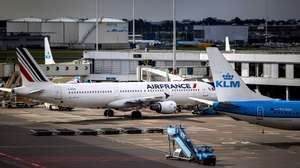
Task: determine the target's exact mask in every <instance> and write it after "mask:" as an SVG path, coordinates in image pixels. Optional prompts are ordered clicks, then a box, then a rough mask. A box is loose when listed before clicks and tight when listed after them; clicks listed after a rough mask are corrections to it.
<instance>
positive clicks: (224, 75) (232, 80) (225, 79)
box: [206, 47, 270, 102]
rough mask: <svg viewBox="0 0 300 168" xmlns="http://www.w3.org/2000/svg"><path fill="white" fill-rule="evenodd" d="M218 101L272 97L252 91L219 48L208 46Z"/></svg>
mask: <svg viewBox="0 0 300 168" xmlns="http://www.w3.org/2000/svg"><path fill="white" fill-rule="evenodd" d="M206 50H207V54H208V59H209V64H210V68H211V72H212V76H213V80H214V84H215V88H216V92H217V97H218V101H221V102H226V101H237V100H266V99H270V98H269V97H265V96H263V95H261V94H259V93H255V92H253V91H251V90H250V89H249V88H248V87H247V85H246V84H245V83H244V82H243V80H242V79H241V78H240V76H239V75H238V74H237V73H236V72H235V70H234V69H233V67H232V66H231V65H230V64H229V63H228V62H227V61H226V59H225V57H224V56H223V55H222V54H221V52H220V51H219V49H218V48H215V47H208V48H206Z"/></svg>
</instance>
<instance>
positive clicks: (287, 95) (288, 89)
mask: <svg viewBox="0 0 300 168" xmlns="http://www.w3.org/2000/svg"><path fill="white" fill-rule="evenodd" d="M289 91H290V88H289V87H288V86H286V87H285V99H286V100H289V99H290V92H289Z"/></svg>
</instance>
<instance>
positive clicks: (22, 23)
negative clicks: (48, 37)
mask: <svg viewBox="0 0 300 168" xmlns="http://www.w3.org/2000/svg"><path fill="white" fill-rule="evenodd" d="M41 24H42V19H40V18H32V17H30V18H19V19H12V20H8V21H7V27H6V31H7V32H17V33H20V32H24V33H39V32H41Z"/></svg>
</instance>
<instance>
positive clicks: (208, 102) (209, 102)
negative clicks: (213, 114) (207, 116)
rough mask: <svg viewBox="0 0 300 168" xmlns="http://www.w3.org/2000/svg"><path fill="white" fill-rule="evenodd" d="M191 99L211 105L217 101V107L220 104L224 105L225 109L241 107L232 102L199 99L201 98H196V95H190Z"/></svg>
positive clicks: (220, 105)
mask: <svg viewBox="0 0 300 168" xmlns="http://www.w3.org/2000/svg"><path fill="white" fill-rule="evenodd" d="M189 99H191V100H194V101H197V102H200V103H204V104H207V105H211V106H212V105H213V104H214V103H217V106H216V108H218V106H219V107H222V108H224V109H233V108H240V106H238V105H235V104H232V103H230V102H214V101H211V100H205V99H199V98H195V97H189Z"/></svg>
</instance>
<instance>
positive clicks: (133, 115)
mask: <svg viewBox="0 0 300 168" xmlns="http://www.w3.org/2000/svg"><path fill="white" fill-rule="evenodd" d="M131 118H132V119H141V118H142V113H141V112H140V111H133V112H132V113H131Z"/></svg>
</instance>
